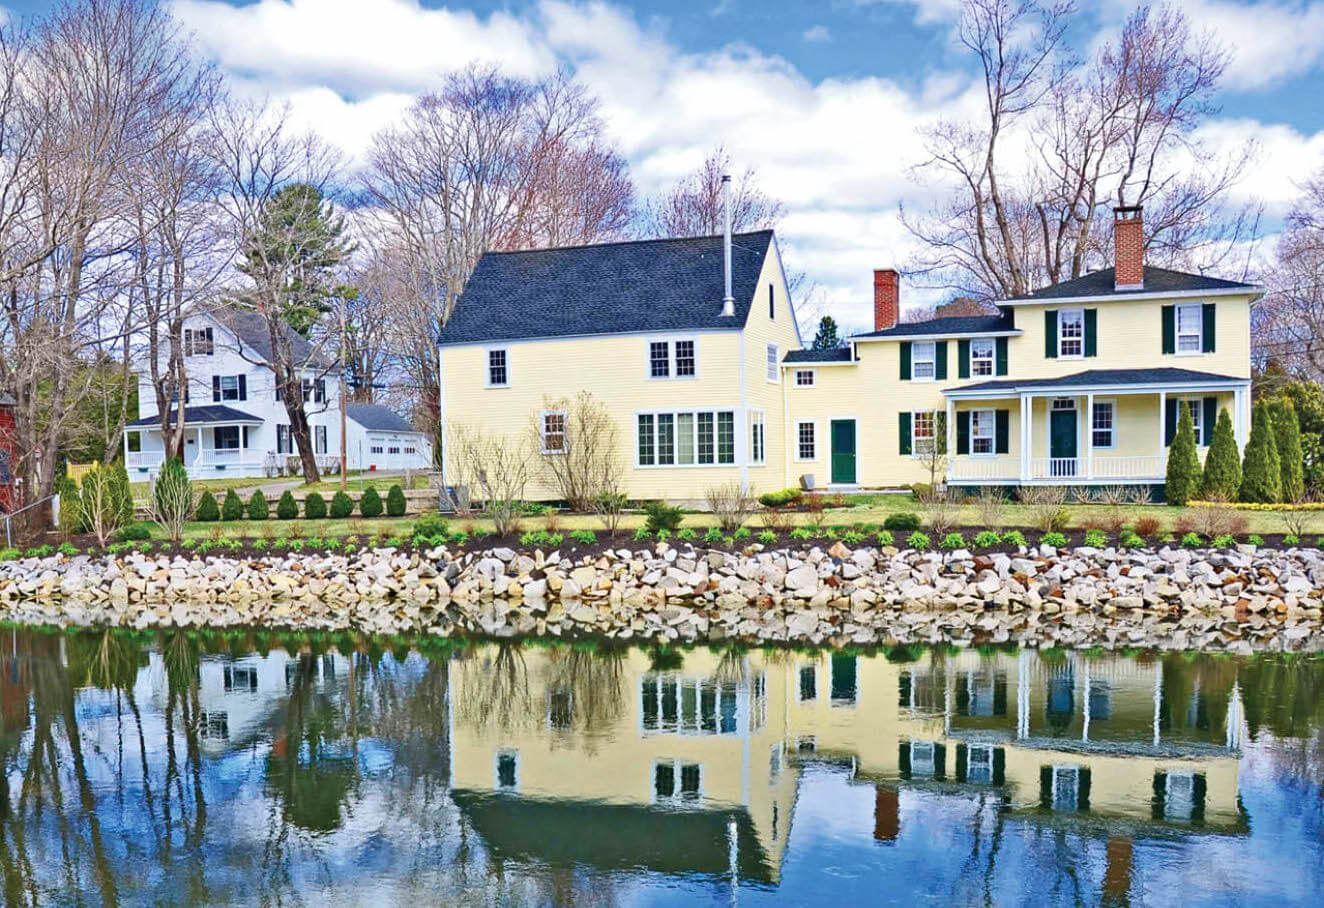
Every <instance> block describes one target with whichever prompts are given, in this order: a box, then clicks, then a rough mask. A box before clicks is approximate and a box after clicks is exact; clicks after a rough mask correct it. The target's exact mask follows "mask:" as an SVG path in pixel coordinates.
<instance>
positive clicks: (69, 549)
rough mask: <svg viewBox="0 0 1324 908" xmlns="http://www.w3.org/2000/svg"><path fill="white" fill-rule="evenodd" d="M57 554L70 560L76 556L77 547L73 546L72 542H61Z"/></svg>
mask: <svg viewBox="0 0 1324 908" xmlns="http://www.w3.org/2000/svg"><path fill="white" fill-rule="evenodd" d="M59 552H60V554H61V555H64V556H65V557H66V558H72V557H74V556H75V555H77V554H78V546H76V545H74V544H73V543H72V542H61V543H60V548H59Z"/></svg>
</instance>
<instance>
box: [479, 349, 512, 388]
mask: <svg viewBox="0 0 1324 908" xmlns="http://www.w3.org/2000/svg"><path fill="white" fill-rule="evenodd" d="M493 353H500V354H501V355H502V358H503V360H504V362H503V363H502V366H503V367H504V368H505V371H506V380H505V381H504V382H493V381H492V354H493ZM483 382H484V384H485V385H486V387H489V388H509V387H510V348H509V347H488V348H487V349H486V350H485V351H483Z"/></svg>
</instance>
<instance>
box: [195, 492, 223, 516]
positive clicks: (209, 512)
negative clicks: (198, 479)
mask: <svg viewBox="0 0 1324 908" xmlns="http://www.w3.org/2000/svg"><path fill="white" fill-rule="evenodd" d="M195 516H196V517H197V518H198V520H201V521H203V522H205V523H210V522H211V521H213V520H220V519H221V507H220V505H218V504H217V503H216V496H215V495H213V494H212V493H211V492H209V491H208V492H203V493H202V497H201V498H199V499H198V511H197V514H196V515H195Z"/></svg>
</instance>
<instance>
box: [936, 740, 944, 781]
mask: <svg viewBox="0 0 1324 908" xmlns="http://www.w3.org/2000/svg"><path fill="white" fill-rule="evenodd" d="M933 777H934V778H935V779H945V778H947V745H945V744H939V743H937V742H936V741H935V742H934V744H933Z"/></svg>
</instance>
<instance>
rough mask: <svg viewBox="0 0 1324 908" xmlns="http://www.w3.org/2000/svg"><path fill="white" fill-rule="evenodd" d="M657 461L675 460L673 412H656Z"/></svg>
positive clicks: (668, 461) (665, 462)
mask: <svg viewBox="0 0 1324 908" xmlns="http://www.w3.org/2000/svg"><path fill="white" fill-rule="evenodd" d="M657 462H658V463H660V464H671V463H675V462H676V415H675V414H674V413H659V414H657Z"/></svg>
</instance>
